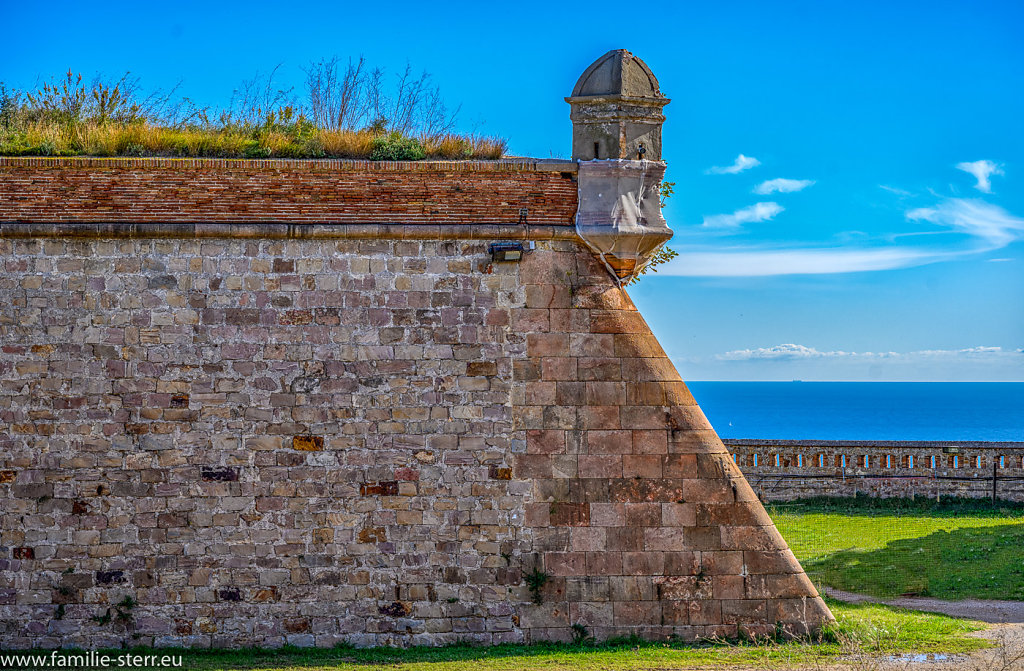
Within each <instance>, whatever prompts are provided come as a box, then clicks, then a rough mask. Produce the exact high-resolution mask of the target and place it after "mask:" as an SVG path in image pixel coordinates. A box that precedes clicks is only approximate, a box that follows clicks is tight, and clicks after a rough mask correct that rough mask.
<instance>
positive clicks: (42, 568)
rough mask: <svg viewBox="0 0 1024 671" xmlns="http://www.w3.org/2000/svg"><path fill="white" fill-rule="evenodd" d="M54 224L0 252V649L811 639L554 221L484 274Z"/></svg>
mask: <svg viewBox="0 0 1024 671" xmlns="http://www.w3.org/2000/svg"><path fill="white" fill-rule="evenodd" d="M54 230H55V231H56V233H54V232H51V234H50V235H52V237H41V238H33V237H23V238H8V239H0V264H2V266H0V267H2V270H3V272H2V273H0V306H2V307H0V335H2V345H0V522H2V528H0V647H3V648H22V647H30V646H41V647H52V646H81V647H86V648H95V647H100V646H115V645H122V644H123V645H135V644H141V645H159V646H165V645H171V646H229V645H230V646H250V645H259V646H277V645H282V644H285V643H289V644H295V645H305V646H309V645H317V646H330V645H333V644H335V643H338V642H341V641H346V642H350V643H353V644H356V645H361V646H365V645H409V644H443V643H448V642H453V641H473V642H476V643H484V644H487V643H499V642H506V641H534V640H542V639H553V640H567V639H569V638H571V636H572V629H571V627H572V626H573V625H583V626H585V627H586V628H587V630H588V631H589V632H590V633H591V634H593V635H596V636H597V637H598V638H606V637H610V636H615V635H622V634H639V635H642V636H645V637H648V638H666V637H669V636H678V637H681V638H684V639H687V640H693V639H697V638H701V637H710V636H736V635H738V634H740V633H748V634H749V633H769V632H774V631H776V627H781V628H782V629H783V630H784V631H786V632H789V633H793V634H797V633H802V632H806V631H808V630H812V629H815V628H817V627H818V626H820V625H821V624H823V623H825V622H827V621H829V620H830V619H831V615H830V613H829V612H828V609H827V607H826V606H825V605H824V603H823V602H822V600H821V599H820V598H819V597H818V595H817V592H816V591H815V589H814V587H813V586H812V585H811V583H810V582H809V581H808V579H807V577H806V576H805V575H804V573H803V571H802V569H801V568H800V566H799V564H798V563H797V562H796V560H795V558H794V557H793V554H792V553H791V552H790V551H789V550H788V549H787V547H786V544H785V542H784V541H783V539H782V538H781V537H780V536H779V534H778V532H777V531H776V530H775V527H774V526H773V525H772V522H771V520H770V519H769V518H768V517H767V515H766V514H765V512H764V509H763V508H762V506H761V504H760V503H759V502H758V500H757V498H756V496H755V494H754V492H753V490H752V489H751V488H750V487H749V486H748V485H747V483H746V481H745V480H744V478H743V476H742V474H741V473H740V471H739V469H738V468H737V467H736V466H735V465H734V464H733V461H732V459H731V458H730V456H729V454H728V453H727V451H726V449H725V447H724V446H723V445H722V442H721V441H720V440H719V439H718V437H717V436H716V434H715V432H714V431H713V430H712V428H711V427H710V425H709V424H708V423H707V420H706V419H705V418H704V415H703V414H702V413H701V411H700V409H699V408H698V407H697V406H696V405H695V404H694V401H693V399H692V397H691V396H690V394H689V392H688V391H687V389H686V387H685V385H684V384H683V383H682V382H681V381H680V380H679V377H678V374H677V373H676V371H675V369H674V368H673V367H672V365H671V363H670V362H669V361H668V359H667V358H666V357H665V355H664V352H663V351H662V349H661V347H660V346H659V345H658V343H657V341H656V340H655V339H654V337H653V335H651V333H650V331H649V329H648V327H647V325H646V324H645V323H644V321H643V319H642V318H641V317H640V315H639V313H637V312H636V310H635V308H634V307H633V305H632V303H631V302H630V300H629V298H628V296H626V294H625V293H623V292H622V291H620V290H619V289H618V288H616V287H615V286H614V285H613V284H612V282H611V280H610V279H609V278H608V276H607V274H606V273H605V271H604V270H603V268H602V267H600V266H599V265H598V264H597V263H596V262H595V260H594V259H593V258H592V256H591V255H590V253H589V252H586V251H584V250H583V249H582V248H581V246H580V244H579V243H578V241H576V240H575V239H574V237H573V235H572V233H571V231H570V232H569V233H565V234H559V233H556V232H550V234H548V235H547V236H546V237H544V236H541V237H542V238H543V239H536V242H537V247H536V249H535V250H533V251H529V252H527V254H526V255H525V258H524V260H523V261H522V262H521V263H501V264H492V263H491V262H490V257H489V255H488V253H487V243H488V242H489V241H487V240H463V239H449V240H444V239H433V240H431V239H383V238H381V239H361V240H357V239H344V238H343V236H342V237H341V239H329V238H323V239H283V240H274V239H260V238H258V237H249V238H247V239H233V238H227V237H225V238H223V239H218V238H207V239H202V240H199V239H192V238H187V237H182V238H176V237H174V236H170V237H163V238H160V237H154V238H146V239H142V238H132V237H108V238H95V239H72V238H61V237H59V231H57V229H54ZM110 230H114V229H110ZM132 231H134V232H138V231H137V229H136V228H135V227H133V228H132ZM134 232H133V233H132V234H134ZM477 233H478V234H479V231H478V232H477ZM21 234H22V233H19V235H21ZM251 235H252V234H251V233H250V236H251ZM537 235H540V233H537ZM423 237H429V236H427V235H424V236H423ZM435 237H436V236H435ZM559 238H561V239H559ZM530 576H532V580H531V579H528V578H530ZM531 583H532V584H533V585H534V586H535V587H536V589H532V590H531V588H530V584H531Z"/></svg>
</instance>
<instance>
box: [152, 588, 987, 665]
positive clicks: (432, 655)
mask: <svg viewBox="0 0 1024 671" xmlns="http://www.w3.org/2000/svg"><path fill="white" fill-rule="evenodd" d="M829 605H830V606H831V608H832V611H833V613H835V615H836V617H837V619H838V622H837V625H836V627H835V628H834V631H833V632H832V634H831V635H830V638H831V639H833V640H831V641H830V642H826V643H819V644H808V643H801V642H790V643H765V642H762V643H761V644H759V645H751V644H716V645H711V644H709V645H703V646H695V645H685V644H663V643H647V642H642V641H628V642H621V643H618V644H605V645H599V646H594V645H554V644H552V645H534V646H523V645H503V646H494V647H489V648H479V647H470V646H450V647H446V648H413V649H408V650H397V649H388V648H373V649H369V650H355V649H351V648H335V649H328V650H319V649H312V650H310V649H295V648H292V649H285V650H276V651H270V650H233V651H185V652H184V653H183V654H184V665H183V666H184V667H185V668H189V669H194V670H197V671H204V670H205V671H215V670H220V669H256V668H258V669H288V670H290V671H300V670H301V669H318V668H324V669H326V668H331V669H349V668H357V669H372V668H382V667H386V668H388V669H390V670H393V671H513V670H519V669H544V670H545V671H551V670H560V669H565V670H571V669H581V670H582V669H622V670H641V669H665V670H668V669H686V668H693V666H694V665H699V666H702V667H735V666H739V667H745V668H749V667H752V666H753V667H756V668H783V667H788V666H791V665H794V664H800V663H810V664H813V663H815V662H819V661H820V662H828V661H834V660H836V659H837V658H838V657H840V656H842V655H845V654H850V653H854V652H867V653H880V654H893V653H901V652H947V653H955V652H968V651H971V650H976V649H978V648H981V647H985V646H986V643H985V642H984V641H982V640H979V639H977V638H972V637H966V636H965V634H967V633H968V632H971V631H977V630H979V629H981V628H983V627H984V625H983V624H982V623H978V622H969V621H965V620H957V619H954V618H948V617H945V616H942V615H930V614H926V613H915V612H910V611H905V610H901V609H894V608H886V607H884V606H872V605H860V606H857V605H850V604H843V603H839V602H829ZM181 652H182V651H180V650H175V651H172V653H173V654H178V653H181Z"/></svg>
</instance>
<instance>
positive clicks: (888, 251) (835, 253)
mask: <svg viewBox="0 0 1024 671" xmlns="http://www.w3.org/2000/svg"><path fill="white" fill-rule="evenodd" d="M943 258H944V257H943V256H941V255H939V254H937V253H934V252H926V251H920V250H914V249H910V248H903V247H899V248H882V249H813V248H805V249H750V248H748V249H744V248H734V249H732V250H729V251H694V252H685V251H684V252H680V254H679V256H677V257H676V258H675V259H673V260H672V261H670V262H669V263H668V264H666V265H665V266H663V267H661V268H658V274H659V275H677V276H681V277H765V276H770V275H827V274H834V273H857V272H865V271H870V270H894V269H897V268H908V267H911V266H919V265H924V264H927V263H934V262H936V261H940V260H943Z"/></svg>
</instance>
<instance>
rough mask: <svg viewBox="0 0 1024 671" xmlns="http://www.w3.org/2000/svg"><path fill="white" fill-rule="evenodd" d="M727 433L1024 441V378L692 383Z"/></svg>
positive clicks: (794, 437) (727, 435) (715, 421)
mask: <svg viewBox="0 0 1024 671" xmlns="http://www.w3.org/2000/svg"><path fill="white" fill-rule="evenodd" d="M687 386H689V388H690V391H691V392H692V393H693V395H694V397H695V398H696V399H697V403H699V404H700V406H701V408H702V409H703V410H704V414H706V415H707V416H708V419H710V420H711V424H712V425H713V426H714V427H715V429H716V430H717V431H718V435H719V436H721V437H722V438H776V439H787V440H811V439H820V440H1021V441H1024V383H1022V382H689V383H687Z"/></svg>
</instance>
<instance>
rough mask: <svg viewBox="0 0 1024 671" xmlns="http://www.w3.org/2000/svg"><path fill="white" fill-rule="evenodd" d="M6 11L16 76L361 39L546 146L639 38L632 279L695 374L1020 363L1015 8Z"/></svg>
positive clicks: (380, 61) (394, 64) (24, 83)
mask: <svg viewBox="0 0 1024 671" xmlns="http://www.w3.org/2000/svg"><path fill="white" fill-rule="evenodd" d="M11 4H12V6H8V7H6V8H5V10H4V14H5V17H6V18H5V23H7V24H8V25H10V26H20V27H21V29H19V30H13V31H8V34H7V36H6V37H5V39H6V49H5V55H4V59H3V61H0V80H3V81H5V82H6V83H7V84H8V85H14V86H16V87H20V88H31V87H32V86H34V85H35V84H36V83H37V82H38V81H39V78H40V77H43V78H45V77H49V76H52V75H58V74H60V73H62V72H64V71H66V70H67V69H68V68H69V67H71V68H73V69H74V70H75V71H81V72H82V73H83V74H85V75H86V76H87V77H88V76H90V75H92V74H95V73H97V72H103V73H106V74H108V75H112V74H120V73H122V72H124V71H125V70H130V71H131V72H132V73H133V74H134V75H137V76H139V77H141V80H142V84H143V86H144V87H147V88H168V87H170V86H173V85H174V84H175V83H176V82H178V81H179V80H181V81H182V86H181V91H182V92H183V93H184V94H185V95H188V96H190V97H192V98H193V99H195V100H196V101H198V102H199V103H201V104H204V105H212V106H215V107H216V106H224V105H226V104H227V101H228V100H229V99H230V96H231V90H232V88H234V87H236V86H238V84H239V83H240V82H241V81H242V80H243V79H247V78H251V77H252V76H253V75H254V74H256V73H257V72H268V71H270V70H271V69H273V68H274V67H275V66H277V65H279V64H280V66H281V68H280V70H279V71H278V75H279V81H280V82H281V83H282V84H284V85H296V87H297V89H296V91H297V92H298V91H299V90H300V89H301V86H300V85H301V82H302V67H303V66H304V65H306V64H308V63H309V62H310V61H312V60H314V59H319V58H322V57H325V56H332V55H339V56H342V57H347V56H359V55H363V56H365V57H366V58H367V60H368V62H369V63H370V64H371V65H380V66H384V67H386V68H389V69H390V70H391V71H395V70H397V69H399V68H401V67H403V66H404V65H405V63H406V62H410V63H411V64H412V65H413V66H414V67H415V68H417V69H426V70H428V71H429V72H431V73H432V74H433V76H434V77H435V79H436V81H437V83H438V84H439V85H440V86H441V88H442V90H443V92H444V93H445V95H446V98H447V99H448V100H449V101H450V102H453V103H461V105H462V108H461V112H460V115H459V119H460V129H461V130H465V131H475V132H482V133H489V134H500V135H503V136H505V137H507V138H509V141H510V149H511V151H512V152H513V153H515V154H518V155H530V156H538V157H549V156H567V155H568V152H569V146H570V137H571V126H570V123H569V119H568V113H569V110H568V105H567V104H566V103H565V102H564V101H563V97H564V96H566V95H568V94H569V93H570V92H571V90H572V87H573V84H574V83H575V81H576V78H577V77H578V76H579V74H580V73H582V72H583V70H584V69H585V68H586V67H587V66H588V65H589V64H590V63H591V62H592V61H593V60H595V59H596V58H597V57H598V56H600V55H601V54H603V53H605V52H606V51H608V50H609V49H613V48H627V49H630V50H631V51H633V52H634V53H635V54H636V55H638V56H640V57H641V58H643V59H644V60H645V61H646V62H647V63H648V65H650V66H651V68H652V70H653V71H654V73H655V74H656V75H657V76H658V78H659V80H660V82H661V86H662V90H663V91H664V92H665V94H666V95H668V96H669V97H671V98H672V103H671V104H670V105H669V106H668V107H667V108H666V115H667V117H668V121H667V122H666V125H665V139H664V140H665V159H666V160H667V162H668V164H669V168H668V174H667V179H669V180H671V181H674V182H676V195H675V197H674V198H672V200H671V201H670V202H669V205H668V207H667V210H666V218H667V220H668V222H669V224H670V225H671V226H672V227H673V229H674V230H675V231H676V238H675V239H674V240H673V241H672V243H670V246H672V247H673V248H674V249H676V250H677V251H679V252H680V255H681V256H680V258H679V259H678V260H677V261H676V262H674V263H673V264H672V265H671V266H670V267H667V268H663V269H661V271H660V272H659V273H658V274H657V275H656V276H653V277H650V278H645V279H644V280H643V281H642V282H641V283H640V284H639V285H638V286H637V287H635V288H634V289H632V290H631V293H632V295H633V297H634V299H635V301H636V302H637V304H638V306H639V307H640V309H641V310H642V312H643V314H644V316H645V317H646V318H647V319H648V322H649V323H650V324H651V326H652V328H653V329H654V330H655V332H656V333H657V335H658V336H659V338H660V339H661V341H662V343H663V345H664V346H665V349H666V350H667V351H668V352H669V354H670V356H672V358H673V360H674V361H675V362H676V364H677V366H678V367H679V369H680V371H681V373H682V374H683V377H684V379H695V380H715V379H723V380H724V379H734V380H736V379H738V380H745V379H750V380H756V379H781V380H788V379H794V378H798V379H806V380H812V379H824V380H952V381H956V380H1018V381H1022V380H1024V353H1022V352H1021V351H1020V350H1021V348H1024V130H1022V128H1024V127H1022V124H1021V121H1020V120H1021V119H1024V40H1021V39H1020V34H1021V32H1022V30H1024V5H1022V4H1021V3H1019V2H934V1H933V2H788V3H769V2H714V3H712V2H703V3H665V5H664V6H658V5H650V4H648V5H633V4H629V3H603V2H591V3H588V9H587V11H586V12H578V11H577V10H578V8H579V7H580V6H579V5H574V4H571V3H570V4H566V3H561V4H559V3H528V2H527V3H516V4H514V5H508V4H504V5H503V4H494V5H490V6H489V5H486V4H485V3H475V2H474V3H450V4H448V5H440V4H437V3H408V4H404V3H401V2H392V3H388V4H386V5H382V4H371V3H358V4H355V3H353V4H346V3H316V2H313V3H296V4H294V5H282V4H280V3H261V2H249V3H244V4H241V3H238V4H233V3H227V2H222V3H176V4H175V5H174V9H171V6H170V5H161V4H158V3H148V4H147V3H130V4H129V3H117V2H109V3H105V4H104V5H103V7H104V10H103V11H102V12H101V11H99V10H97V9H96V8H95V7H89V6H86V5H84V4H83V3H47V4H46V5H45V8H44V9H40V8H31V7H30V3H17V4H14V3H11ZM634 10H635V11H634ZM54 17H60V20H53V19H54ZM715 168H718V169H717V170H715Z"/></svg>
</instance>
